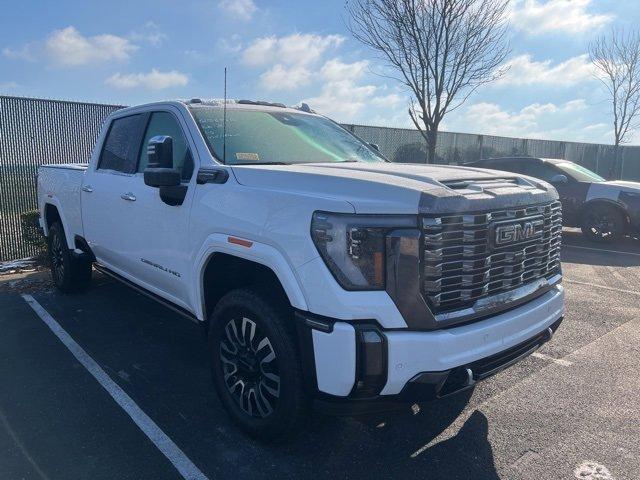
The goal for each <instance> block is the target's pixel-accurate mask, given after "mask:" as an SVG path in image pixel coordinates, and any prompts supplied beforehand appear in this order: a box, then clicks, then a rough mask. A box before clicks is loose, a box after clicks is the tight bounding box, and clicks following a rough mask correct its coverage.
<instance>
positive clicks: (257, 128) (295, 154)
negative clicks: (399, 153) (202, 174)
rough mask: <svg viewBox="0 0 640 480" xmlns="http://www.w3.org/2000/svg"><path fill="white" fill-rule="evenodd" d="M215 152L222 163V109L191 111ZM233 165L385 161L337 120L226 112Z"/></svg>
mask: <svg viewBox="0 0 640 480" xmlns="http://www.w3.org/2000/svg"><path fill="white" fill-rule="evenodd" d="M191 112H192V113H193V116H194V118H195V119H196V122H197V123H198V126H199V127H200V130H201V131H202V134H203V135H204V137H205V139H206V140H207V143H208V144H209V149H210V150H211V153H212V154H213V155H214V156H215V157H217V158H218V159H219V160H222V157H223V151H222V150H223V148H222V137H223V110H222V108H220V107H195V108H192V109H191ZM226 132H227V134H226V146H225V161H226V163H227V164H229V165H252V164H287V165H289V164H300V163H327V162H384V161H385V160H384V158H383V157H382V155H381V154H379V153H378V152H377V151H376V150H374V149H373V148H372V147H370V146H369V145H367V144H366V143H364V142H363V141H361V140H359V139H358V138H357V137H355V136H354V135H352V134H351V133H349V132H348V131H346V130H345V129H344V128H342V127H340V126H339V125H337V124H335V123H334V122H332V121H330V120H328V119H326V118H323V117H320V116H317V115H309V114H305V113H291V112H283V111H268V110H252V109H244V108H243V109H237V108H228V109H227V125H226Z"/></svg>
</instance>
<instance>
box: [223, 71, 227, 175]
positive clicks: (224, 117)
mask: <svg viewBox="0 0 640 480" xmlns="http://www.w3.org/2000/svg"><path fill="white" fill-rule="evenodd" d="M222 163H224V164H226V163H227V67H224V104H223V105H222Z"/></svg>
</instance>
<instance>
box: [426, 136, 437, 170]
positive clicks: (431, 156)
mask: <svg viewBox="0 0 640 480" xmlns="http://www.w3.org/2000/svg"><path fill="white" fill-rule="evenodd" d="M437 143H438V130H437V129H431V130H429V131H428V132H427V163H428V164H433V163H436V145H437Z"/></svg>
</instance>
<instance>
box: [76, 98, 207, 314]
mask: <svg viewBox="0 0 640 480" xmlns="http://www.w3.org/2000/svg"><path fill="white" fill-rule="evenodd" d="M133 117H136V118H135V122H134V119H132V118H131V117H125V119H129V120H127V121H126V124H122V125H121V124H120V123H119V122H121V121H122V120H124V119H122V120H121V119H116V120H114V121H113V122H112V125H111V127H110V130H109V133H108V134H107V137H106V139H105V142H104V148H103V154H102V155H101V160H100V162H99V163H98V165H97V168H96V169H95V170H93V171H92V172H91V173H90V174H89V175H88V176H87V178H86V180H85V184H86V186H88V188H85V191H83V221H84V228H85V235H86V236H87V241H88V242H89V245H90V246H91V248H92V249H93V251H94V253H95V255H96V259H97V260H98V262H99V263H101V264H103V265H104V266H106V267H108V268H110V269H111V270H113V271H114V272H115V273H118V274H120V275H122V276H124V277H125V278H127V279H128V280H130V281H132V282H134V283H135V284H137V285H139V286H141V287H143V288H145V289H147V290H149V291H151V292H153V293H155V294H158V295H160V296H162V297H163V298H165V299H168V300H170V301H172V302H173V303H176V304H178V305H180V306H182V307H184V308H186V309H188V310H191V308H190V304H189V295H188V290H187V276H188V275H187V273H188V265H189V248H188V245H187V240H188V238H187V232H188V226H189V207H190V204H191V200H192V198H193V190H194V188H195V180H194V181H193V182H191V177H193V171H194V161H193V157H192V156H191V152H192V148H191V147H190V145H189V143H188V137H187V136H186V135H185V134H184V132H185V131H187V130H186V124H184V121H183V120H182V119H181V117H180V113H179V111H178V110H177V109H175V111H174V110H172V109H171V108H170V107H167V110H162V111H161V110H158V111H154V112H149V113H144V114H140V115H134V116H133ZM183 127H185V128H183ZM156 135H169V136H171V137H172V139H173V158H174V167H175V168H178V169H180V170H181V172H182V176H183V183H184V184H188V185H189V188H188V190H187V195H186V197H185V200H184V202H183V203H182V205H178V206H170V205H167V204H166V203H164V202H163V201H162V200H161V198H160V195H159V191H158V189H157V188H153V187H150V186H148V185H145V183H144V175H143V171H144V169H145V168H146V165H147V162H148V160H147V143H148V141H149V139H150V138H151V137H154V136H156ZM114 151H115V152H116V153H115V154H114V153H113V152H114ZM114 155H115V156H116V157H118V158H120V159H121V160H119V161H120V163H119V164H117V165H112V164H111V163H110V162H109V161H108V160H105V158H111V157H112V156H114ZM102 157H104V158H102ZM89 189H90V190H91V192H88V191H86V190H89Z"/></svg>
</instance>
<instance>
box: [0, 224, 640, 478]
mask: <svg viewBox="0 0 640 480" xmlns="http://www.w3.org/2000/svg"><path fill="white" fill-rule="evenodd" d="M563 243H564V247H563V268H564V274H565V280H564V285H565V288H566V293H567V314H566V319H565V322H564V323H563V324H562V326H561V327H560V330H559V331H558V332H557V334H556V335H555V337H554V339H553V341H552V342H551V343H549V344H547V345H545V346H544V347H543V348H542V349H541V350H540V351H539V352H537V353H535V354H534V355H533V356H531V357H529V358H527V359H525V360H524V361H522V362H520V363H519V364H517V365H515V366H514V367H512V368H510V369H508V370H507V371H504V372H502V373H500V374H498V375H497V376H495V377H493V378H491V379H490V380H488V381H486V382H484V383H482V384H480V385H479V386H478V387H477V388H476V389H475V391H474V392H473V393H469V394H465V395H462V396H458V397H456V398H453V399H449V400H446V401H440V402H436V403H433V404H426V405H423V406H422V409H421V411H420V412H419V413H418V414H415V415H414V414H413V413H412V412H410V411H407V412H399V413H395V414H389V415H381V416H378V417H376V418H373V417H370V418H365V419H359V420H355V419H348V418H327V417H314V418H313V420H312V422H311V423H310V425H309V429H308V431H307V432H305V433H304V435H302V436H301V437H300V438H299V439H298V440H297V441H296V442H294V443H290V444H284V445H262V444H259V443H256V442H254V441H252V440H250V439H247V438H246V437H244V436H243V435H242V434H240V433H239V432H238V431H237V430H236V428H235V427H234V426H233V425H232V424H231V422H230V420H229V418H228V417H227V415H226V414H225V413H224V411H223V410H222V407H221V405H220V403H219V401H218V399H217V398H216V396H215V394H214V392H213V390H212V387H211V383H210V379H209V372H208V366H207V352H206V348H205V347H206V346H205V344H204V342H203V341H202V337H201V335H200V331H199V329H198V327H197V326H196V325H194V324H192V323H190V322H188V321H186V320H184V319H182V318H181V317H178V316H177V315H175V314H174V313H172V312H171V311H168V310H166V309H165V308H163V307H161V306H159V305H158V304H156V303H154V302H153V301H151V300H148V299H147V298H145V297H143V296H141V295H139V294H137V293H135V292H134V291H132V290H129V289H127V288H126V287H124V286H122V285H120V284H117V283H114V282H112V281H110V280H107V279H105V278H99V279H98V281H97V282H95V285H94V286H93V287H92V288H91V290H90V291H88V292H87V293H84V294H81V295H74V296H62V295H60V294H58V293H57V292H55V291H53V290H51V289H49V288H47V287H46V286H45V287H42V288H34V289H33V290H32V291H30V292H29V294H30V295H31V296H32V298H33V299H34V300H35V301H36V302H37V304H39V305H41V307H42V309H44V311H45V312H46V313H48V315H50V317H51V318H52V319H54V321H55V322H56V323H57V324H58V325H59V326H60V327H61V331H62V332H64V333H62V334H61V333H60V331H59V332H58V333H59V335H60V334H61V335H63V337H64V335H68V338H70V339H71V342H73V343H74V344H75V345H77V346H78V347H80V349H81V351H82V352H85V354H86V355H87V357H88V358H89V360H86V358H85V357H82V358H84V361H79V360H78V358H77V357H76V356H74V355H73V354H72V352H71V351H70V350H69V348H67V346H65V344H64V343H63V342H62V341H61V340H60V339H59V338H58V336H56V335H55V334H54V332H53V331H52V330H51V328H50V327H49V326H48V325H47V323H45V321H43V319H42V318H41V316H39V315H38V313H37V312H36V311H34V309H33V308H32V307H31V306H30V305H29V304H28V303H27V301H25V298H24V297H23V296H21V294H20V293H19V292H15V291H5V292H1V293H0V332H1V334H0V384H1V385H2V388H1V389H0V479H32V478H33V479H64V480H69V479H89V478H90V479H110V480H112V479H154V480H155V479H165V478H167V479H169V478H171V479H175V478H177V479H179V478H185V477H187V478H189V476H191V478H209V479H214V478H252V479H255V478H314V479H317V478H325V477H331V478H336V477H337V478H365V477H366V478H372V477H374V478H421V479H425V478H427V479H431V478H433V479H438V478H446V479H457V478H459V479H485V478H486V479H497V478H502V479H556V478H557V479H568V478H574V477H576V476H577V477H578V478H585V479H589V478H593V479H596V478H598V479H607V478H615V479H638V478H640V376H639V375H638V372H640V241H638V240H632V239H628V240H625V241H624V242H621V243H619V244H616V245H613V246H610V247H607V248H606V249H600V248H598V247H597V246H596V247H594V245H593V244H588V243H585V242H584V240H583V239H582V238H581V236H580V235H579V234H578V233H577V232H574V231H567V232H565V234H564V239H563ZM27 299H29V297H27ZM64 338H67V337H64ZM67 340H68V339H67ZM76 353H77V351H76ZM87 362H89V366H91V365H94V366H97V367H98V370H100V371H103V372H105V373H106V376H105V377H106V378H104V379H103V382H107V384H109V385H112V387H111V390H110V391H111V394H110V393H109V391H108V389H107V388H105V387H104V386H103V384H101V383H99V382H98V381H97V380H96V377H95V371H94V372H93V373H94V374H93V375H92V373H91V371H90V370H91V368H89V369H87ZM90 362H95V364H91V363H90ZM109 382H110V383H109ZM114 391H115V392H116V397H117V398H116V399H114V396H112V395H113V392H114ZM118 392H119V393H118ZM122 394H124V396H123V395H122ZM118 395H119V396H118ZM127 399H128V400H127ZM129 401H130V402H131V403H127V402H129ZM123 402H124V404H126V405H129V406H130V407H131V405H132V404H133V406H134V407H132V408H134V409H135V408H137V409H138V410H136V411H135V412H134V413H131V410H127V409H126V408H123V407H122V405H123ZM136 412H137V413H136ZM132 415H133V416H136V415H138V417H137V418H138V420H139V418H140V417H139V415H143V416H144V417H146V418H148V419H149V420H150V422H151V424H153V425H155V426H156V428H157V430H153V429H152V430H151V432H152V433H151V438H155V440H156V443H153V442H152V441H151V440H150V436H149V431H147V433H146V434H145V433H144V432H143V430H142V429H141V428H140V427H139V426H138V424H136V423H135V422H134V419H133V416H132ZM144 417H143V418H144ZM154 432H155V433H154ZM154 435H155V437H154ZM157 442H159V443H160V444H161V445H164V446H165V447H166V449H165V450H164V453H163V451H162V449H161V448H158V447H157V444H158V443H157ZM163 442H164V443H163ZM167 442H168V443H167ZM167 445H168V446H167ZM172 445H173V446H172ZM173 447H175V449H174V448H173ZM176 451H178V452H180V453H181V454H182V456H181V457H179V458H177V459H176V458H175V457H173V458H171V459H170V458H168V456H169V457H171V452H174V453H175V452H176ZM167 452H169V453H168V454H167ZM167 455H168V456H167ZM171 460H172V461H171ZM176 462H178V464H179V465H182V466H183V467H185V469H183V470H182V473H180V472H181V471H179V469H177V468H176V467H175V465H176ZM181 462H182V463H181ZM191 467H193V469H192V470H189V468H191ZM596 470H597V475H599V476H596V473H593V472H596ZM185 472H187V473H185ZM189 472H190V473H189ZM590 472H591V473H590ZM589 475H591V476H589Z"/></svg>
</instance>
